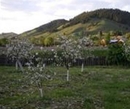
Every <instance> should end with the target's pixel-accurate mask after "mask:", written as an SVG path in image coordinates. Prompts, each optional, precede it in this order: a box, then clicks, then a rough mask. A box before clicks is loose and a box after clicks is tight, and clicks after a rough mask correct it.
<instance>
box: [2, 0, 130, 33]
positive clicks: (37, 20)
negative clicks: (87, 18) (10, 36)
mask: <svg viewBox="0 0 130 109" xmlns="http://www.w3.org/2000/svg"><path fill="white" fill-rule="evenodd" d="M124 1H125V2H124ZM128 4H130V0H0V25H1V26H0V33H1V32H16V33H21V32H24V31H27V30H30V29H33V28H36V27H38V26H40V25H43V24H45V23H48V22H50V21H52V20H56V19H63V18H64V19H70V18H73V17H75V16H76V15H78V14H80V13H82V12H84V11H91V10H95V9H99V8H120V9H123V10H127V11H129V10H130V6H129V5H128Z"/></svg>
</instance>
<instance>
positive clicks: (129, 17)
mask: <svg viewBox="0 0 130 109" xmlns="http://www.w3.org/2000/svg"><path fill="white" fill-rule="evenodd" d="M92 18H106V19H109V20H113V21H115V22H118V23H122V24H126V25H129V26H130V13H129V12H126V11H121V10H119V9H99V10H95V11H91V12H83V13H81V14H80V15H78V16H76V17H74V18H73V19H71V20H70V23H71V24H77V23H86V22H88V21H89V20H90V19H92Z"/></svg>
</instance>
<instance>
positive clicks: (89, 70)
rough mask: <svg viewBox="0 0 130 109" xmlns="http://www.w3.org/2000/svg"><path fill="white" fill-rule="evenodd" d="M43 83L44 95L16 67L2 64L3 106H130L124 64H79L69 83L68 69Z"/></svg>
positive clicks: (42, 108)
mask: <svg viewBox="0 0 130 109" xmlns="http://www.w3.org/2000/svg"><path fill="white" fill-rule="evenodd" d="M49 69H51V70H53V71H55V72H56V76H53V77H52V79H51V80H48V81H44V82H43V90H44V97H43V98H40V96H39V92H38V90H37V88H36V87H35V86H34V85H30V84H29V83H26V81H25V78H24V75H25V74H23V73H21V72H16V71H15V69H14V67H6V66H1V67H0V109H130V69H129V68H123V67H105V66H104V67H103V66H95V67H86V68H85V71H84V72H83V73H80V68H79V67H73V68H71V69H70V81H69V82H66V77H65V74H66V70H65V69H64V68H59V67H58V68H54V67H49Z"/></svg>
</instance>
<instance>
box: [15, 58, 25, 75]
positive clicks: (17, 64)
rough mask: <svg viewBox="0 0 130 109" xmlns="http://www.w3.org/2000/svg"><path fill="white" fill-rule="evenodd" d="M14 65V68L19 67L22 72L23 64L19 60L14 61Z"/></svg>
mask: <svg viewBox="0 0 130 109" xmlns="http://www.w3.org/2000/svg"><path fill="white" fill-rule="evenodd" d="M15 67H16V70H18V69H19V68H20V70H21V71H22V72H23V73H24V69H23V66H22V64H21V62H20V61H19V60H17V61H16V63H15Z"/></svg>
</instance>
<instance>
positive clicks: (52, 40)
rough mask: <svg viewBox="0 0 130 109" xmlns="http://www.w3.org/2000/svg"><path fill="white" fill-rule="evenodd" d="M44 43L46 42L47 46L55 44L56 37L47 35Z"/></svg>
mask: <svg viewBox="0 0 130 109" xmlns="http://www.w3.org/2000/svg"><path fill="white" fill-rule="evenodd" d="M44 44H45V46H50V45H53V44H54V38H52V37H46V38H45V39H44Z"/></svg>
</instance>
